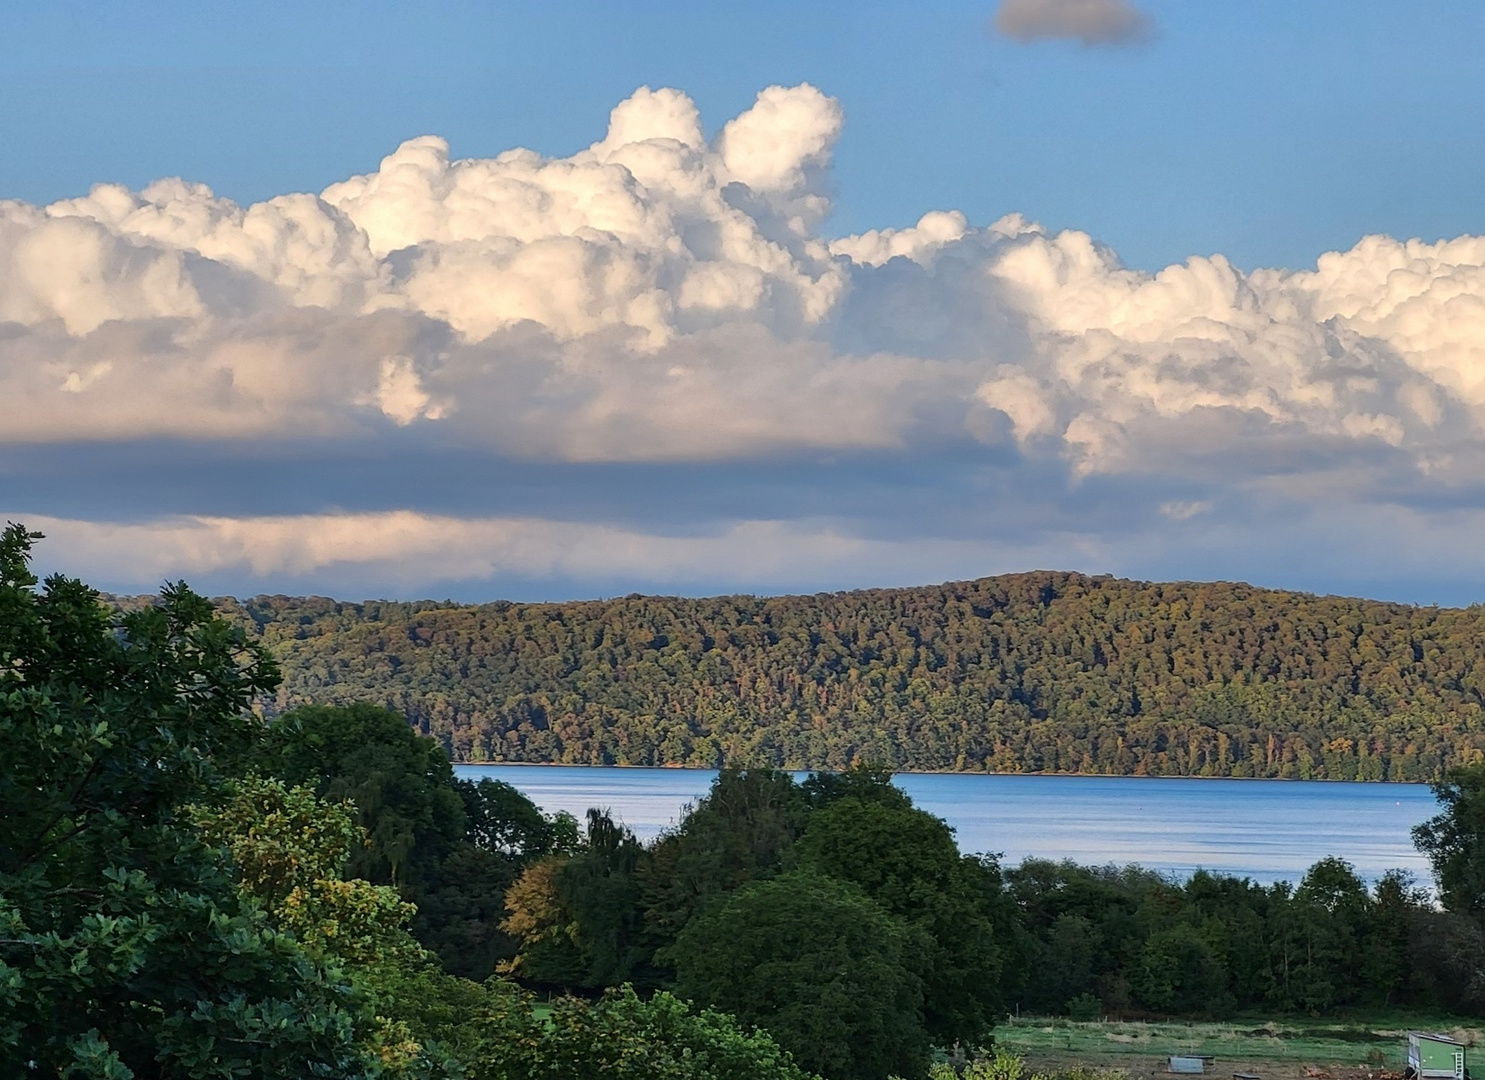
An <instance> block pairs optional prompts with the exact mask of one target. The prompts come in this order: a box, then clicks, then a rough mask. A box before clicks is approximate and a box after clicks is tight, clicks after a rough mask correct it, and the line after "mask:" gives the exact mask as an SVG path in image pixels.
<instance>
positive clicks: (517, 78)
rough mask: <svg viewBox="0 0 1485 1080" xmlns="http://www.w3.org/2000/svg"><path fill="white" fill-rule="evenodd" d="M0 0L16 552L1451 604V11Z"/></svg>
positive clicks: (336, 575) (1479, 29) (1460, 260)
mask: <svg viewBox="0 0 1485 1080" xmlns="http://www.w3.org/2000/svg"><path fill="white" fill-rule="evenodd" d="M0 15H3V17H4V20H5V22H4V25H5V27H6V30H5V33H4V34H0V146H3V148H4V150H3V152H0V517H4V518H7V519H10V520H15V521H21V522H24V523H26V524H27V525H28V526H30V527H32V528H35V529H39V530H40V531H42V532H44V533H46V534H47V539H46V540H45V541H44V542H42V543H41V544H40V545H39V547H38V550H37V561H38V565H39V566H41V567H42V568H44V569H48V570H50V569H61V570H65V571H66V572H68V573H71V574H76V575H78V576H81V577H83V578H84V579H86V580H88V581H90V582H92V583H94V584H96V585H99V586H100V587H103V588H106V589H109V590H112V591H124V592H139V591H148V590H152V589H154V588H156V587H158V586H159V584H160V583H161V582H163V581H165V580H175V579H179V578H184V579H186V580H187V581H189V582H191V583H192V584H193V585H195V586H196V587H197V588H198V589H200V590H202V591H205V592H209V593H213V594H222V593H232V594H235V595H239V596H246V595H252V594H256V593H264V592H282V593H317V594H324V595H332V596H336V597H340V598H344V599H361V598H370V597H392V598H418V597H435V598H442V597H452V598H455V599H460V600H471V601H474V600H488V599H495V598H512V599H529V600H538V599H540V600H546V599H567V598H579V597H591V596H611V595H618V594H623V593H628V592H647V593H684V594H692V595H695V594H705V593H718V592H752V593H777V592H793V591H818V590H833V589H842V588H857V587H879V586H895V585H909V584H918V583H927V582H935V581H942V580H950V579H960V578H970V577H978V576H983V575H987V574H995V573H1006V572H1014V571H1022V570H1031V569H1046V568H1056V569H1070V570H1081V571H1086V572H1090V573H1113V574H1118V575H1121V576H1132V577H1139V578H1145V579H1152V580H1175V579H1198V580H1215V579H1222V580H1246V581H1251V582H1253V583H1255V584H1259V585H1266V586H1276V587H1284V588H1295V589H1302V590H1306V591H1311V592H1340V593H1348V594H1354V595H1365V596H1372V597H1378V598H1384V599H1391V600H1398V601H1403V602H1408V603H1425V604H1427V603H1442V604H1451V605H1452V604H1468V603H1474V602H1479V601H1481V600H1482V599H1485V546H1482V545H1481V544H1480V543H1479V541H1478V537H1480V536H1481V535H1482V532H1485V428H1482V425H1485V239H1482V234H1485V220H1482V218H1485V66H1482V65H1480V64H1479V62H1478V57H1479V55H1481V50H1482V47H1485V7H1482V6H1481V5H1479V4H1476V3H1473V2H1464V0H1461V2H1457V3H1427V2H1422V3H1417V4H1411V5H1399V4H1396V3H1394V2H1386V3H1382V2H1369V0H1353V2H1348V3H1346V4H1328V3H1299V4H1295V3H1293V2H1292V0H1291V2H1287V3H1277V2H1275V3H1269V2H1266V0H1245V2H1244V3H1242V4H1235V3H1200V4H1194V3H1190V2H1189V0H1170V2H1160V0H999V2H998V0H981V2H979V3H949V2H946V3H941V4H935V5H907V4H883V3H869V2H860V0H858V2H855V3H850V4H846V3H839V4H836V3H815V4H800V3H797V2H796V3H790V4H783V3H769V2H755V3H749V4H745V5H744V4H723V3H717V4H706V5H696V4H681V3H643V2H636V3H629V4H624V5H614V4H602V3H561V2H557V3H543V4H497V3H483V4H474V3H467V4H466V3H447V4H420V5H417V6H414V5H412V4H394V3H376V2H371V3H365V2H363V3H356V4H350V3H339V2H334V0H327V2H323V3H319V4H314V5H302V4H288V3H274V2H262V3H255V4H251V5H246V4H243V5H233V4H213V5H201V4H186V3H158V2H151V0H142V2H140V0H136V2H133V3H129V4H121V3H120V4H107V3H98V2H90V3H86V4H84V3H67V2H62V3H56V4H47V5H23V4H19V3H11V2H8V0H0Z"/></svg>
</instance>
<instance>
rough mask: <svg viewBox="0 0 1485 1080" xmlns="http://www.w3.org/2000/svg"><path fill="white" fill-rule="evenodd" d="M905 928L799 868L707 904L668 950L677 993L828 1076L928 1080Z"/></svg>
mask: <svg viewBox="0 0 1485 1080" xmlns="http://www.w3.org/2000/svg"><path fill="white" fill-rule="evenodd" d="M912 940H913V935H912V933H911V932H910V931H909V929H908V927H907V926H906V925H905V924H904V923H903V922H902V921H901V920H899V919H896V918H893V917H892V916H891V915H889V914H888V913H887V912H886V911H885V910H883V909H882V907H881V906H880V905H879V904H877V903H876V901H874V900H872V899H871V898H870V897H868V896H867V895H866V894H865V893H863V892H862V891H861V890H860V889H859V888H858V887H856V886H855V885H852V884H849V883H848V882H844V881H837V880H835V879H833V878H829V877H826V876H824V875H822V874H819V873H816V872H813V871H807V870H801V871H794V872H792V873H787V874H783V875H780V876H779V877H776V878H772V879H769V880H766V881H755V882H752V883H750V884H748V885H744V886H743V887H742V888H741V889H739V890H737V891H736V892H733V893H730V894H728V895H726V896H723V897H721V898H719V899H718V900H716V901H715V902H713V903H712V904H709V905H708V906H707V907H705V908H704V909H703V910H702V911H701V912H700V914H698V915H697V916H696V917H695V918H693V919H692V920H691V921H690V922H689V923H687V924H686V926H685V928H684V929H683V930H682V931H681V932H680V934H679V936H678V937H677V939H676V943H675V945H673V946H672V947H671V948H670V949H669V950H668V957H667V958H668V959H669V961H670V962H671V963H672V964H674V966H675V971H676V988H677V992H678V993H680V994H681V996H683V997H687V998H691V999H692V1000H694V1001H697V1002H699V1003H701V1004H704V1005H707V1006H709V1007H711V1008H716V1009H720V1010H722V1011H724V1012H728V1013H731V1014H733V1015H734V1016H736V1017H737V1018H738V1019H739V1020H740V1021H742V1022H743V1023H744V1024H756V1025H758V1026H759V1027H761V1028H763V1029H765V1030H766V1031H768V1032H769V1033H770V1034H771V1035H772V1036H773V1037H774V1038H775V1039H777V1040H778V1042H779V1043H780V1044H781V1045H783V1046H784V1047H785V1048H787V1049H788V1050H789V1051H790V1052H791V1053H792V1054H793V1055H794V1058H795V1060H796V1061H798V1062H799V1063H800V1064H801V1065H803V1066H804V1067H805V1068H807V1069H811V1070H814V1071H816V1072H819V1073H821V1074H822V1075H824V1076H826V1077H829V1078H830V1080H883V1078H884V1077H886V1076H888V1075H889V1074H897V1075H900V1076H905V1077H918V1076H922V1075H923V1074H924V1072H925V1071H926V1069H927V1063H928V1047H929V1039H928V1034H927V1032H926V1030H925V1029H924V1027H923V991H922V982H921V980H920V979H919V977H918V976H917V974H916V973H915V972H914V971H913V965H912V962H911V958H910V957H909V956H908V955H907V953H906V950H907V949H908V948H909V946H910V942H911V941H912Z"/></svg>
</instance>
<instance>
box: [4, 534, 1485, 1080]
mask: <svg viewBox="0 0 1485 1080" xmlns="http://www.w3.org/2000/svg"><path fill="white" fill-rule="evenodd" d="M34 539H35V537H33V536H32V535H31V534H28V533H27V532H25V530H23V529H20V528H18V527H11V528H9V529H7V530H6V531H5V532H4V534H3V536H0V817H3V820H4V822H5V828H4V829H3V830H0V1075H6V1076H11V1075H14V1076H31V1075H35V1076H48V1077H57V1078H63V1077H65V1078H69V1080H70V1078H82V1080H133V1078H141V1080H142V1078H151V1080H155V1078H158V1080H215V1078H227V1077H233V1078H239V1077H241V1078H258V1080H269V1078H280V1077H284V1076H306V1077H324V1078H345V1080H351V1078H367V1080H371V1078H381V1077H386V1078H389V1080H457V1078H467V1080H577V1078H579V1077H584V1078H586V1077H593V1076H610V1077H618V1078H621V1080H622V1078H634V1080H640V1078H641V1077H645V1078H652V1077H655V1078H661V1080H810V1078H811V1077H823V1078H825V1080H886V1078H888V1077H889V1076H898V1077H903V1078H905V1080H921V1078H925V1077H926V1078H928V1080H949V1077H951V1076H953V1075H954V1071H953V1069H952V1067H950V1066H948V1065H944V1064H942V1063H940V1064H938V1065H935V1064H933V1063H932V1056H933V1054H934V1053H935V1052H945V1051H949V1050H954V1051H956V1053H955V1057H956V1059H958V1060H964V1059H973V1058H975V1057H977V1056H979V1057H980V1058H981V1064H980V1065H977V1066H974V1067H973V1068H972V1069H971V1071H970V1073H968V1074H966V1075H982V1074H983V1075H986V1076H1005V1075H1017V1076H1019V1075H1021V1070H1020V1067H1019V1065H1018V1064H1016V1063H1015V1062H1010V1061H1007V1060H1005V1059H1004V1058H1003V1056H1002V1057H1001V1058H995V1057H993V1056H990V1057H986V1056H985V1055H987V1054H993V1046H992V1043H993V1027H994V1024H995V1021H996V1019H997V1017H999V1016H1002V1015H1004V1014H1005V1012H1006V1011H1008V1010H1010V1009H1017V1008H1019V1009H1021V1010H1022V1011H1042V1012H1048V1013H1062V1014H1068V1015H1072V1016H1078V1017H1082V1016H1093V1015H1099V1014H1109V1013H1113V1014H1120V1015H1126V1016H1140V1015H1144V1016H1190V1017H1197V1016H1203V1017H1204V1016H1219V1015H1223V1014H1225V1013H1229V1012H1233V1011H1237V1010H1242V1009H1246V1008H1254V1007H1263V1008H1265V1009H1268V1010H1272V1011H1276V1012H1294V1013H1304V1014H1305V1015H1315V1014H1317V1013H1324V1012H1326V1011H1329V1010H1334V1009H1342V1008H1348V1007H1355V1006H1375V1005H1387V1006H1393V1007H1407V1008H1418V1009H1424V1008H1427V1009H1431V1010H1452V1011H1457V1012H1465V1013H1472V1014H1476V1015H1479V1014H1480V1013H1481V1012H1482V1011H1485V960H1482V959H1481V958H1482V957H1485V931H1482V925H1485V765H1481V764H1475V765H1464V766H1460V767H1458V768H1456V769H1453V770H1451V772H1450V774H1449V776H1448V778H1447V779H1445V780H1443V781H1441V782H1440V783H1439V784H1438V785H1437V787H1436V791H1437V793H1438V795H1439V798H1440V802H1441V811H1440V814H1439V815H1438V816H1437V817H1436V818H1434V819H1432V820H1431V821H1429V822H1427V823H1426V824H1425V825H1423V826H1421V827H1420V828H1419V830H1417V833H1416V839H1417V841H1418V843H1419V846H1420V847H1421V848H1422V850H1424V851H1425V852H1426V853H1427V854H1428V855H1429V857H1430V858H1431V860H1432V862H1433V865H1434V869H1435V876H1436V883H1437V886H1438V895H1439V898H1440V900H1441V901H1442V907H1440V906H1439V905H1436V904H1435V903H1433V902H1432V901H1431V900H1430V899H1429V897H1428V896H1426V895H1425V894H1424V893H1423V892H1422V891H1421V890H1420V889H1419V888H1418V887H1417V886H1416V885H1415V884H1414V883H1413V882H1412V881H1411V880H1410V879H1408V878H1407V877H1406V875H1403V874H1398V873H1394V874H1389V875H1387V876H1385V877H1384V878H1383V879H1382V880H1381V881H1380V882H1378V883H1376V884H1375V885H1374V886H1373V887H1371V888H1368V887H1367V886H1366V885H1365V884H1364V883H1363V882H1362V881H1361V880H1360V879H1359V878H1358V877H1357V876H1356V874H1355V873H1354V872H1353V871H1352V869H1351V868H1350V867H1349V865H1347V864H1346V863H1345V862H1344V861H1343V860H1341V859H1339V858H1331V859H1325V860H1322V861H1321V862H1320V863H1318V864H1316V866H1315V867H1313V868H1312V869H1311V870H1310V871H1309V872H1308V873H1307V874H1306V875H1305V877H1304V879H1303V880H1302V881H1301V882H1299V883H1298V885H1297V886H1293V887H1291V886H1289V885H1287V884H1281V885H1276V886H1266V887H1265V886H1258V885H1255V884H1253V883H1252V882H1250V881H1247V880H1243V879H1236V878H1229V877H1222V876H1214V875H1206V874H1197V875H1195V876H1194V877H1192V878H1191V879H1189V880H1187V881H1177V880H1174V879H1171V878H1166V877H1162V876H1160V875H1158V874H1153V873H1150V872H1147V871H1143V870H1140V869H1139V868H1137V867H1126V868H1114V867H1105V868H1089V867H1080V866H1075V865H1072V864H1065V863H1059V864H1054V863H1045V862H1037V861H1034V860H1033V861H1028V862H1026V863H1023V864H1022V865H1021V866H1019V867H1015V868H1006V867H1002V866H1001V865H1000V864H999V862H998V860H997V859H996V858H995V857H993V856H990V855H983V854H980V855H976V854H964V853H961V852H959V851H958V849H957V847H956V845H955V843H954V838H953V833H952V830H950V829H949V827H948V826H947V825H946V824H945V823H944V822H943V821H942V820H940V819H938V818H936V817H934V816H933V815H931V814H928V813H926V812H925V811H923V810H921V809H919V808H917V807H915V806H913V804H912V802H911V800H910V799H909V798H908V797H907V795H906V794H904V793H903V792H902V791H901V790H900V789H898V788H897V787H896V786H894V785H893V784H892V783H891V773H890V771H889V770H888V769H886V768H881V767H870V766H860V765H857V766H854V767H852V768H849V769H845V770H842V771H817V772H815V773H814V774H812V775H811V776H809V777H808V778H807V779H805V780H804V781H802V782H801V781H796V780H795V779H794V777H793V776H792V775H790V774H789V773H786V772H781V771H777V770H774V769H770V768H766V767H757V768H734V769H727V770H724V771H723V772H722V773H721V774H720V775H719V777H718V779H717V781H716V783H715V784H714V785H713V787H712V789H711V790H710V792H709V793H708V794H707V795H706V796H705V797H704V798H702V799H700V800H699V801H698V802H697V803H696V804H695V805H694V806H693V807H691V808H690V809H689V811H688V812H687V813H686V814H685V816H684V818H683V819H682V821H681V822H680V823H679V824H678V825H677V826H676V827H675V828H674V829H672V830H671V831H669V832H668V833H666V834H664V835H662V836H660V837H659V838H657V839H655V840H654V841H651V842H649V843H641V842H640V841H639V840H638V839H637V838H636V837H634V835H633V834H632V833H630V832H629V831H628V830H627V829H626V828H625V827H624V826H623V824H622V822H617V821H614V820H613V819H612V817H611V816H610V815H609V814H607V813H606V812H604V811H603V810H602V809H601V808H595V809H593V810H591V811H589V813H588V814H587V815H586V820H585V821H583V822H578V821H576V820H574V819H573V818H571V817H568V816H564V815H555V816H548V815H546V814H544V813H542V812H541V811H540V809H539V808H537V807H536V806H534V805H533V804H532V803H531V802H530V801H529V800H528V799H526V798H525V797H524V796H523V795H521V793H520V792H518V791H516V790H515V789H514V788H512V787H510V786H509V785H505V784H501V783H498V782H495V781H491V780H484V781H481V782H479V783H471V782H468V781H464V780H461V779H459V778H458V777H456V776H455V775H454V773H453V769H452V766H451V764H450V760H449V756H448V753H447V752H446V750H445V748H444V746H443V745H442V744H441V743H440V742H439V741H438V740H436V739H433V738H431V737H429V736H427V735H424V734H421V733H419V732H418V731H416V730H415V729H414V728H413V727H412V726H411V725H409V724H408V723H407V721H406V719H405V718H404V717H403V716H401V715H400V714H398V713H396V712H394V711H391V710H388V709H386V708H383V707H381V706H379V705H375V704H370V703H364V702H363V703H356V704H350V705H343V706H332V705H307V706H300V707H297V708H292V709H288V710H285V711H283V712H279V713H277V714H274V715H267V714H265V713H264V712H263V711H262V710H261V709H260V708H259V707H258V706H261V704H262V703H263V702H264V701H265V700H268V699H271V698H272V696H273V695H274V694H276V693H277V692H278V687H279V679H280V675H279V671H278V668H277V666H276V663H275V661H274V659H273V657H272V656H271V655H270V653H269V652H268V650H267V649H266V648H265V647H264V645H263V644H262V642H261V641H259V640H255V639H254V638H253V637H252V636H251V635H249V634H248V633H247V632H246V631H245V629H244V627H243V626H242V625H241V624H240V623H234V622H232V621H229V620H226V619H223V618H221V617H219V615H218V614H217V611H216V610H215V609H214V607H213V605H212V604H211V603H210V602H208V601H206V600H204V599H203V598H201V597H199V596H197V595H195V594H194V593H192V592H191V591H190V590H189V589H188V588H186V587H185V586H183V585H179V586H172V587H169V588H167V589H166V590H164V591H163V592H162V594H161V595H160V596H159V597H158V598H156V600H155V601H154V602H153V603H151V604H147V605H134V606H133V607H132V609H131V610H128V611H121V610H120V609H119V607H118V605H109V604H105V603H103V602H102V601H101V599H100V597H99V595H98V594H97V593H96V592H94V591H93V590H91V589H89V588H88V587H86V586H85V585H83V584H82V583H81V582H78V581H76V580H73V579H68V578H65V577H61V576H57V577H53V578H51V579H48V581H46V582H45V583H38V582H37V580H36V579H35V577H34V575H32V574H31V572H30V569H29V553H30V547H31V543H32V541H33V540H34ZM946 1070H947V1071H946Z"/></svg>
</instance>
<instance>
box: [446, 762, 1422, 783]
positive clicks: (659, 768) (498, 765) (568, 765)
mask: <svg viewBox="0 0 1485 1080" xmlns="http://www.w3.org/2000/svg"><path fill="white" fill-rule="evenodd" d="M450 764H451V765H453V766H454V767H455V768H469V769H504V768H521V769H526V768H530V769H634V770H636V771H638V770H647V771H650V772H676V773H680V772H697V773H702V772H705V773H716V772H720V771H721V770H720V769H716V768H708V767H707V766H704V765H628V764H625V765H618V764H615V765H594V764H592V763H591V762H561V761H451V762H450ZM778 771H779V772H787V773H821V772H830V771H832V770H830V769H786V768H781V769H779V770H778ZM892 775H893V776H994V777H1032V776H1035V777H1045V778H1051V779H1058V780H1199V781H1219V780H1230V781H1234V782H1238V783H1260V784H1363V785H1366V786H1368V787H1429V786H1430V784H1431V782H1430V781H1428V780H1336V779H1332V778H1330V777H1321V778H1318V779H1312V780H1304V779H1300V778H1298V777H1284V776H1149V775H1140V774H1137V773H1068V772H980V771H969V770H953V769H894V770H893V772H892Z"/></svg>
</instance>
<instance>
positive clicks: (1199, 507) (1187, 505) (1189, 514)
mask: <svg viewBox="0 0 1485 1080" xmlns="http://www.w3.org/2000/svg"><path fill="white" fill-rule="evenodd" d="M1211 509H1212V504H1211V502H1210V501H1209V500H1207V499H1172V500H1171V501H1169V502H1163V503H1161V504H1160V512H1161V513H1162V514H1164V515H1165V516H1166V517H1168V518H1170V519H1171V520H1172V521H1187V520H1189V519H1191V518H1194V517H1196V516H1197V515H1198V514H1205V513H1207V512H1208V511H1210V510H1211Z"/></svg>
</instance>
